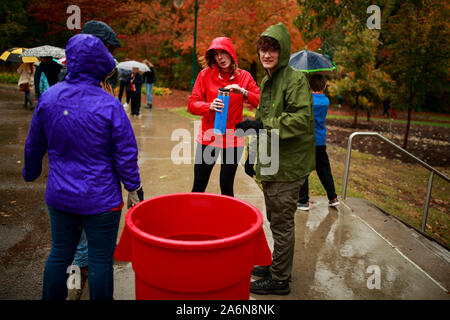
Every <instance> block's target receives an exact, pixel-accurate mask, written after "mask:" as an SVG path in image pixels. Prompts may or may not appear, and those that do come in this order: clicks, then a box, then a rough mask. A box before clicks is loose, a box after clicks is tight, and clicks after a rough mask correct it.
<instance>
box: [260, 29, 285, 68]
mask: <svg viewBox="0 0 450 320" xmlns="http://www.w3.org/2000/svg"><path fill="white" fill-rule="evenodd" d="M262 36H267V37H271V38H274V39H275V40H277V41H278V43H279V44H280V57H279V58H278V59H279V60H278V65H277V67H276V68H275V71H276V70H278V69H279V68H282V67H285V66H287V65H288V63H289V58H290V56H291V36H290V35H289V31H288V29H287V28H286V26H285V25H284V24H283V23H281V22H280V23H278V24H274V25H272V26H270V27H268V28H267V29H266V31H264V32H263V33H262V34H261V37H262Z"/></svg>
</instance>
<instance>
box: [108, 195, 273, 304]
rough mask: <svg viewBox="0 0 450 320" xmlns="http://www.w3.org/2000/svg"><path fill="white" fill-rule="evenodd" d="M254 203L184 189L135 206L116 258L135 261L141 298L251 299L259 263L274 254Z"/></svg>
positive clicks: (264, 262)
mask: <svg viewBox="0 0 450 320" xmlns="http://www.w3.org/2000/svg"><path fill="white" fill-rule="evenodd" d="M262 224H263V217H262V214H261V212H260V211H259V210H258V209H257V208H256V207H254V206H253V205H251V204H249V203H247V202H245V201H242V200H239V199H236V198H233V197H228V196H223V195H217V194H209V193H181V194H169V195H164V196H159V197H155V198H152V199H148V200H145V201H142V202H140V203H139V204H137V205H135V206H134V207H132V208H131V209H130V210H129V211H128V212H127V215H126V217H125V227H124V230H123V233H122V236H121V238H120V241H119V244H118V245H117V248H116V251H115V254H114V257H115V259H116V260H121V261H131V262H132V266H133V270H134V272H135V285H136V299H138V300H147V299H160V300H169V299H170V300H172V299H173V300H178V299H180V300H181V299H182V300H186V299H198V300H202V299H214V300H226V299H238V300H243V299H248V298H249V293H250V276H251V271H252V268H253V266H254V265H269V264H270V263H271V260H272V257H271V252H270V249H269V246H268V245H267V241H266V238H265V235H264V231H263V229H262Z"/></svg>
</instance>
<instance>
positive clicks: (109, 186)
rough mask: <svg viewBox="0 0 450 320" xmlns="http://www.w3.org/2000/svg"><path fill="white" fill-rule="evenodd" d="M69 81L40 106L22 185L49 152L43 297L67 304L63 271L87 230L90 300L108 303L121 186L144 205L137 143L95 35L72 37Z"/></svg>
mask: <svg viewBox="0 0 450 320" xmlns="http://www.w3.org/2000/svg"><path fill="white" fill-rule="evenodd" d="M66 56H67V70H68V74H67V77H66V80H65V81H63V82H60V83H58V84H56V85H55V86H52V87H50V88H49V89H48V90H47V91H46V92H44V94H43V95H42V96H41V98H40V99H39V101H38V104H37V106H36V110H35V112H34V115H33V118H32V120H31V126H30V131H29V134H28V137H27V140H26V143H25V165H24V168H23V177H24V179H25V181H34V180H35V179H37V178H38V177H39V176H40V174H41V172H42V160H43V157H44V155H45V153H48V161H49V168H50V170H49V173H48V180H47V188H46V194H45V200H46V203H47V206H48V210H49V215H50V227H51V235H52V247H51V251H50V255H49V257H48V260H47V263H46V265H45V269H44V279H43V289H42V298H43V299H44V300H65V299H66V297H67V289H68V288H67V278H68V273H67V269H68V267H69V266H70V264H71V263H72V261H73V259H74V255H75V251H76V248H77V244H78V243H79V240H80V235H81V230H82V229H84V231H85V232H86V237H87V242H88V256H89V277H88V281H89V296H90V299H91V300H112V299H113V282H114V280H113V262H114V259H113V253H114V250H115V246H116V240H117V232H118V228H119V221H120V215H121V210H122V207H123V200H122V188H121V183H123V185H124V187H125V189H126V190H128V200H129V201H130V203H131V204H132V205H134V204H136V203H138V202H139V201H142V200H143V197H144V195H143V191H142V187H141V179H140V175H139V167H138V164H137V160H138V150H137V143H136V139H135V136H134V133H133V129H132V127H131V124H130V121H129V119H128V117H127V114H126V113H125V110H124V109H123V107H122V105H121V104H120V103H119V101H118V100H117V99H116V98H114V97H113V96H111V95H110V94H109V93H107V92H106V91H105V90H103V89H102V87H101V85H100V83H101V82H104V81H105V79H106V78H107V77H108V75H109V74H110V73H111V72H112V70H113V69H114V67H115V62H114V58H113V57H112V55H111V54H110V53H109V52H108V49H107V48H106V47H105V45H104V44H103V43H102V41H100V39H98V38H97V37H95V36H93V35H89V34H77V35H75V36H73V37H72V38H70V39H69V41H68V43H67V46H66Z"/></svg>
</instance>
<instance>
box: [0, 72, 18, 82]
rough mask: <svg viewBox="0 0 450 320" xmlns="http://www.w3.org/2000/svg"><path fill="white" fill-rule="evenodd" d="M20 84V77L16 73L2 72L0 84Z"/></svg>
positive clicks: (0, 73)
mask: <svg viewBox="0 0 450 320" xmlns="http://www.w3.org/2000/svg"><path fill="white" fill-rule="evenodd" d="M18 82H19V75H18V74H17V73H16V72H0V83H14V84H17V83H18Z"/></svg>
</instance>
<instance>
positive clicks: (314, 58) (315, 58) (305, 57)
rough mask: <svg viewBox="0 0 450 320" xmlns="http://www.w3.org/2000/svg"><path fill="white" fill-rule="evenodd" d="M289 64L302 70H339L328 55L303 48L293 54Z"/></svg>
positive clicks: (308, 71)
mask: <svg viewBox="0 0 450 320" xmlns="http://www.w3.org/2000/svg"><path fill="white" fill-rule="evenodd" d="M289 65H290V66H291V67H293V68H295V69H299V70H300V71H302V72H307V73H310V72H320V71H332V70H335V69H336V70H337V67H336V65H335V64H334V62H333V61H331V59H330V58H329V57H328V56H325V55H322V54H320V53H317V52H312V51H309V50H302V51H299V52H297V53H294V54H292V55H291V58H290V59H289Z"/></svg>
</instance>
